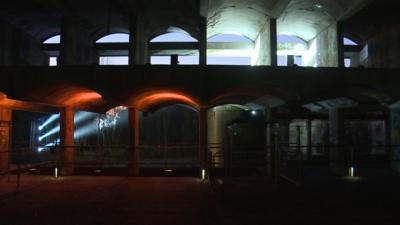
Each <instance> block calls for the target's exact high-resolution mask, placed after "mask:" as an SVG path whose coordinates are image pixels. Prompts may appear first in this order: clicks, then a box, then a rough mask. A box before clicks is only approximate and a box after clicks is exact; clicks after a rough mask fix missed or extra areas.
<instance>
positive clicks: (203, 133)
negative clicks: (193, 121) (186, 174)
mask: <svg viewBox="0 0 400 225" xmlns="http://www.w3.org/2000/svg"><path fill="white" fill-rule="evenodd" d="M198 123H199V128H198V129H199V167H200V175H201V172H202V170H206V169H207V168H206V167H207V162H206V159H207V151H208V135H207V109H206V108H200V109H199V121H198ZM206 174H208V171H206Z"/></svg>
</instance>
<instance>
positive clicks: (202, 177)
mask: <svg viewBox="0 0 400 225" xmlns="http://www.w3.org/2000/svg"><path fill="white" fill-rule="evenodd" d="M201 179H202V180H205V179H206V170H205V169H202V170H201Z"/></svg>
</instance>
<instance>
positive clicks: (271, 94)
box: [208, 87, 296, 108]
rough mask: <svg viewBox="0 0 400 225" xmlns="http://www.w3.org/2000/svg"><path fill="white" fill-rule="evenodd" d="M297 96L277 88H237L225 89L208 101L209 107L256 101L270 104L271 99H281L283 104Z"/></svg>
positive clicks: (261, 103)
mask: <svg viewBox="0 0 400 225" xmlns="http://www.w3.org/2000/svg"><path fill="white" fill-rule="evenodd" d="M294 98H296V97H295V96H293V95H292V94H288V93H286V92H283V91H281V90H278V89H276V88H254V87H253V88H250V87H249V88H235V89H230V90H227V91H224V92H223V93H221V94H219V95H218V96H216V97H214V98H212V99H211V100H210V101H209V102H208V107H209V108H212V107H214V106H218V105H223V104H238V105H246V104H247V103H250V102H254V103H256V104H259V105H269V101H270V100H276V101H280V102H281V103H282V104H284V103H286V102H288V101H291V100H292V99H294Z"/></svg>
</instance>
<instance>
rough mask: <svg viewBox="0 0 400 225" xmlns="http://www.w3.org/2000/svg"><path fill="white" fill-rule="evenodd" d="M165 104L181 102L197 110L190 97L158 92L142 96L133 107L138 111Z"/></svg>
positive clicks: (195, 103)
mask: <svg viewBox="0 0 400 225" xmlns="http://www.w3.org/2000/svg"><path fill="white" fill-rule="evenodd" d="M165 102H181V103H185V104H188V105H190V106H192V107H194V108H196V109H198V108H199V104H198V103H197V102H196V101H194V100H193V99H191V98H190V97H187V96H185V95H183V94H179V93H173V92H158V93H151V94H148V95H144V96H143V95H142V96H141V97H139V98H137V100H136V101H135V102H134V105H135V107H136V108H138V109H148V108H151V107H152V106H155V105H157V104H161V103H165Z"/></svg>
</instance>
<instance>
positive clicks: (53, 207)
mask: <svg viewBox="0 0 400 225" xmlns="http://www.w3.org/2000/svg"><path fill="white" fill-rule="evenodd" d="M21 181H22V183H21V187H20V188H19V190H16V189H15V185H16V183H15V177H13V181H12V182H11V183H8V182H7V179H5V178H4V179H2V180H1V182H0V224H2V225H14V224H15V225H17V224H18V225H28V224H41V225H44V224H52V225H54V224H68V225H73V224H96V225H99V224H152V225H154V224H210V221H207V220H208V218H209V216H208V215H207V210H206V208H207V207H206V206H207V205H208V203H207V202H206V200H207V199H209V198H207V197H205V195H206V194H207V193H206V189H205V187H206V186H205V185H204V184H203V183H202V182H201V181H200V180H199V179H195V178H170V177H165V178H162V177H161V178H125V177H66V178H60V179H58V180H56V179H53V178H50V177H46V176H22V177H21Z"/></svg>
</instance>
